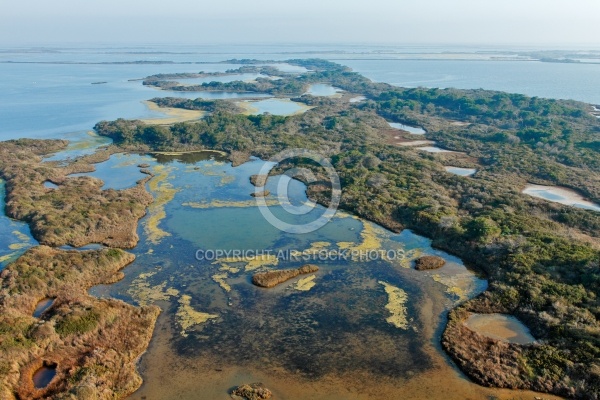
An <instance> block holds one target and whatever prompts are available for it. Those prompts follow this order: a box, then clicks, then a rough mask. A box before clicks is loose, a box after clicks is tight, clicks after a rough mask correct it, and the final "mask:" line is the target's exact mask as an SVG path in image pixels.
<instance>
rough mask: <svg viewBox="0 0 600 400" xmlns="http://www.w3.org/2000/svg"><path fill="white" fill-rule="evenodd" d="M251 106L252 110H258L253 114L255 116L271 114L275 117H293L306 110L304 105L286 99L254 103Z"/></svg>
mask: <svg viewBox="0 0 600 400" xmlns="http://www.w3.org/2000/svg"><path fill="white" fill-rule="evenodd" d="M250 105H251V106H252V108H256V110H255V111H254V110H253V111H252V114H254V115H258V114H263V113H270V114H273V115H292V114H295V113H297V112H301V111H303V110H306V107H305V106H304V105H303V104H301V103H297V102H295V101H290V100H286V99H267V100H260V101H253V102H251V103H250Z"/></svg>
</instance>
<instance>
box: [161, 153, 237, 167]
mask: <svg viewBox="0 0 600 400" xmlns="http://www.w3.org/2000/svg"><path fill="white" fill-rule="evenodd" d="M151 156H152V157H153V158H155V159H156V161H158V162H159V163H160V164H171V163H173V162H175V161H178V162H180V163H182V164H196V163H198V162H201V161H210V160H214V161H220V162H223V161H227V155H226V154H223V153H220V152H217V151H194V152H188V153H185V152H183V153H176V152H174V153H152V154H151Z"/></svg>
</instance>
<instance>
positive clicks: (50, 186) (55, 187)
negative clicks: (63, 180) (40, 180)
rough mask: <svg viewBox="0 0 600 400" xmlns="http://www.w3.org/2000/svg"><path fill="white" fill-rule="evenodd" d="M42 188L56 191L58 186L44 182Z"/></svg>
mask: <svg viewBox="0 0 600 400" xmlns="http://www.w3.org/2000/svg"><path fill="white" fill-rule="evenodd" d="M44 187H47V188H48V189H58V185H57V184H55V183H52V182H50V181H46V182H44Z"/></svg>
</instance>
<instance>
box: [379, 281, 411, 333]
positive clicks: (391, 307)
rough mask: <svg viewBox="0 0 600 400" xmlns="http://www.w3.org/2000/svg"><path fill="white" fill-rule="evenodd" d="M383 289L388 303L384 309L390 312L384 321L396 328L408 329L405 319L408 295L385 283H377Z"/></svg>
mask: <svg viewBox="0 0 600 400" xmlns="http://www.w3.org/2000/svg"><path fill="white" fill-rule="evenodd" d="M379 283H380V284H381V285H383V287H384V288H385V292H386V293H387V295H388V303H387V304H386V306H385V308H386V309H387V310H388V311H389V312H390V314H391V315H390V316H389V317H387V318H386V321H387V322H389V323H390V324H392V325H394V326H395V327H396V328H400V329H405V330H406V329H408V320H407V318H406V312H407V310H406V306H405V304H406V301H407V300H408V295H407V294H406V292H405V291H404V290H402V289H400V288H398V287H396V286H392V285H390V284H389V283H387V282H383V281H379Z"/></svg>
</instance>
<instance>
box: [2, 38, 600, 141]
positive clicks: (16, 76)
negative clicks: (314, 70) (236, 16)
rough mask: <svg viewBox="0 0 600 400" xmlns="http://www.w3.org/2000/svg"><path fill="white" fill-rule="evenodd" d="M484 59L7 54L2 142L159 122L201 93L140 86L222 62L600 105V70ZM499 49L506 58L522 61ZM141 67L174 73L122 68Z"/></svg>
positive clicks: (322, 50) (263, 53)
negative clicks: (162, 101) (164, 108)
mask: <svg viewBox="0 0 600 400" xmlns="http://www.w3.org/2000/svg"><path fill="white" fill-rule="evenodd" d="M483 50H484V49H480V48H442V47H376V46H374V47H369V46H354V47H349V46H339V47H336V46H324V47H314V46H312V47H311V46H291V45H290V46H196V47H194V46H165V45H161V46H150V45H148V46H138V47H111V46H99V47H94V48H86V47H71V48H65V47H53V48H35V49H30V48H27V49H23V48H0V82H1V85H0V87H1V88H2V89H1V90H0V121H2V123H1V124H0V140H6V139H11V138H19V137H35V138H55V137H62V136H63V135H65V134H68V133H72V132H78V131H85V130H90V129H91V128H92V127H93V126H94V124H95V123H96V122H98V121H100V120H112V119H116V118H120V117H122V118H146V117H152V116H156V115H155V113H152V112H151V111H149V110H148V109H147V107H146V106H145V105H144V104H143V103H142V101H143V100H148V99H150V98H153V97H157V96H159V97H160V96H162V97H167V96H180V97H181V96H186V97H197V96H196V94H194V93H186V94H182V93H172V92H164V91H162V92H161V91H158V90H156V89H152V88H148V87H144V86H143V85H142V84H141V81H139V80H136V79H141V78H144V77H146V76H148V75H152V74H157V73H171V72H199V71H205V72H215V71H225V70H226V69H230V68H236V67H238V66H236V65H230V64H221V63H219V64H215V63H217V62H221V61H224V60H228V59H233V58H256V59H263V60H265V59H270V60H284V59H291V58H313V57H318V58H325V59H328V60H332V61H335V62H338V63H340V64H344V65H347V66H349V67H351V68H352V69H354V70H355V71H357V72H359V73H361V74H363V75H365V76H366V77H368V78H370V79H372V80H374V81H378V82H387V83H390V84H394V85H398V86H404V87H417V86H423V87H444V88H447V87H456V88H461V89H478V88H483V89H493V90H501V91H507V92H516V93H523V94H526V95H530V96H539V97H550V98H561V99H573V100H580V101H584V102H589V103H593V104H600V91H599V90H598V88H599V87H600V64H558V63H556V64H553V63H543V62H537V61H497V60H496V59H495V58H494V57H490V56H489V55H486V53H483V52H482V51H483ZM487 50H490V49H487ZM491 50H495V51H496V52H498V53H501V54H505V55H506V56H511V55H512V54H513V53H514V52H513V51H511V49H504V48H502V49H491ZM457 54H459V55H457ZM494 55H496V56H497V55H498V54H494ZM135 61H145V62H153V63H156V62H168V64H147V63H144V64H115V63H128V62H135ZM211 63H213V64H211ZM94 82H106V83H103V84H95V85H93V84H92V83H94ZM203 95H204V96H214V94H213V95H211V94H203Z"/></svg>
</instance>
